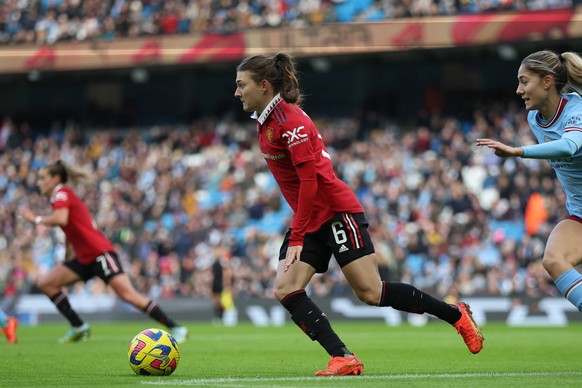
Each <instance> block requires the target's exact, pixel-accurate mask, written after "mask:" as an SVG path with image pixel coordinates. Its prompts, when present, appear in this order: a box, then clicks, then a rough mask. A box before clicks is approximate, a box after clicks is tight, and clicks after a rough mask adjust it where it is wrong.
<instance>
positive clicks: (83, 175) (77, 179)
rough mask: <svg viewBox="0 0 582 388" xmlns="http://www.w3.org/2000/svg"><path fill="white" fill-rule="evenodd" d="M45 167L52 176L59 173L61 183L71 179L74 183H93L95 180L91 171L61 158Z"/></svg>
mask: <svg viewBox="0 0 582 388" xmlns="http://www.w3.org/2000/svg"><path fill="white" fill-rule="evenodd" d="M45 169H46V171H47V172H48V174H49V175H51V176H55V175H58V176H59V177H60V178H61V183H63V184H64V183H68V182H69V181H70V182H71V183H73V184H77V183H91V182H92V181H93V175H92V174H91V172H90V171H88V170H85V169H83V168H81V167H78V166H75V165H72V164H70V163H67V162H65V161H63V160H60V159H59V160H57V161H56V162H54V163H52V164H49V165H47V166H46V167H45Z"/></svg>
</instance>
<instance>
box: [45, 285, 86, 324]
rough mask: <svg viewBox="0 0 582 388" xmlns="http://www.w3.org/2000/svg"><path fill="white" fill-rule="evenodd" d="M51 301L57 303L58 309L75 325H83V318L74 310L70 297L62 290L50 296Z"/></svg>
mask: <svg viewBox="0 0 582 388" xmlns="http://www.w3.org/2000/svg"><path fill="white" fill-rule="evenodd" d="M49 298H50V300H51V302H53V303H54V304H55V306H56V307H57V309H58V310H59V311H60V312H61V314H63V315H64V316H65V318H67V319H68V321H69V322H70V323H71V326H73V327H80V326H83V320H82V319H81V318H79V316H78V315H77V312H76V311H75V310H73V308H72V307H71V304H70V303H69V298H67V295H65V294H64V293H63V292H62V291H61V292H59V293H57V294H55V295H53V296H49Z"/></svg>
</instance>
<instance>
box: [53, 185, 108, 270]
mask: <svg viewBox="0 0 582 388" xmlns="http://www.w3.org/2000/svg"><path fill="white" fill-rule="evenodd" d="M50 201H51V206H52V208H53V209H60V208H68V209H69V222H68V224H67V225H65V226H62V227H61V229H63V232H65V236H67V240H69V241H70V242H71V244H72V245H73V249H74V250H75V255H76V256H77V259H78V260H79V262H80V263H82V264H90V263H92V262H94V261H95V259H96V258H97V257H98V256H100V255H102V254H103V252H105V251H109V252H113V251H114V250H115V248H113V244H111V242H110V241H109V240H108V239H107V238H106V237H105V236H104V235H103V233H101V231H100V230H99V229H98V228H97V225H95V221H93V217H91V214H90V213H89V209H87V206H85V204H84V203H83V202H82V201H81V200H80V199H79V197H77V195H76V194H75V192H74V191H73V190H72V189H71V188H70V187H69V186H65V185H58V186H57V187H55V189H54V191H53V193H52V194H51V200H50Z"/></svg>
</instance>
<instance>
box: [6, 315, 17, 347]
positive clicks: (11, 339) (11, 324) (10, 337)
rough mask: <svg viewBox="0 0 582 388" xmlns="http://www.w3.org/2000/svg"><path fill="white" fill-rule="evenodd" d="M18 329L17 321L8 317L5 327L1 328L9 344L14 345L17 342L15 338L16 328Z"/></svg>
mask: <svg viewBox="0 0 582 388" xmlns="http://www.w3.org/2000/svg"><path fill="white" fill-rule="evenodd" d="M17 327H18V319H16V318H14V317H8V321H7V323H6V326H5V327H3V328H2V331H3V332H4V335H5V336H6V340H7V341H8V343H9V344H15V343H16V341H18V338H17V337H16V328H17Z"/></svg>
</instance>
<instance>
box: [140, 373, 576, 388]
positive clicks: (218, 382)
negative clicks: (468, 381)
mask: <svg viewBox="0 0 582 388" xmlns="http://www.w3.org/2000/svg"><path fill="white" fill-rule="evenodd" d="M537 376H555V377H559V376H582V372H531V373H527V372H526V373H521V372H520V373H517V372H515V373H514V372H508V373H460V374H456V373H439V374H403V375H383V376H378V375H374V376H342V377H323V378H322V377H272V378H269V377H265V378H258V377H242V378H235V377H225V378H216V379H192V380H176V379H172V380H157V381H141V382H140V383H141V384H143V385H170V386H177V385H193V386H196V385H222V386H224V385H225V384H226V385H233V384H244V383H267V382H285V381H289V382H291V381H302V382H310V381H323V380H325V381H327V380H342V381H345V380H346V379H352V380H355V379H364V380H405V379H407V380H408V379H426V378H433V379H434V378H437V379H439V378H440V379H450V378H451V377H454V378H475V377H537Z"/></svg>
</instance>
